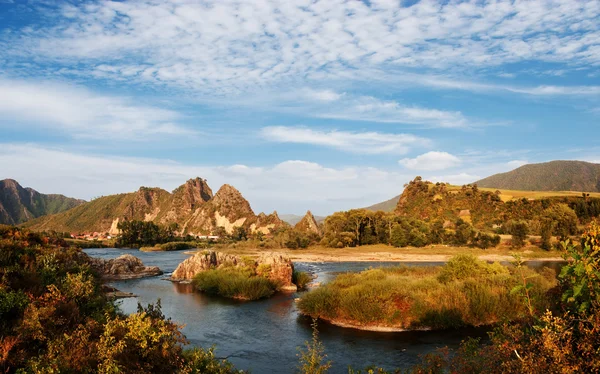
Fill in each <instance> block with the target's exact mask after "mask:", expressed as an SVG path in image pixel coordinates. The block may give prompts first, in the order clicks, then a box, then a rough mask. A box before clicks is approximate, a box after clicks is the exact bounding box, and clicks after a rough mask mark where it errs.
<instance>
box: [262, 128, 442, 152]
mask: <svg viewBox="0 0 600 374" xmlns="http://www.w3.org/2000/svg"><path fill="white" fill-rule="evenodd" d="M261 135H262V137H263V138H265V139H267V140H269V141H273V142H279V143H297V144H311V145H319V146H324V147H331V148H336V149H340V150H343V151H346V152H353V153H362V154H383V153H391V154H405V153H407V152H409V151H410V150H411V149H412V148H413V147H428V146H430V145H431V141H430V140H429V139H426V138H422V137H418V136H414V135H410V134H394V133H379V132H349V131H338V130H332V131H322V130H314V129H310V128H307V127H285V126H271V127H265V128H263V129H262V130H261Z"/></svg>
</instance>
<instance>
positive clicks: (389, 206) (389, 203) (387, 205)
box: [364, 195, 400, 212]
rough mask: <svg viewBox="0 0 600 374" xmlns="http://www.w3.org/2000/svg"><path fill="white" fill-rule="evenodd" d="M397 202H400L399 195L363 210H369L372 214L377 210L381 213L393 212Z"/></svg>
mask: <svg viewBox="0 0 600 374" xmlns="http://www.w3.org/2000/svg"><path fill="white" fill-rule="evenodd" d="M398 200H400V195H398V196H394V197H392V198H391V199H389V200H386V201H383V202H381V203H377V204H373V205H371V206H368V207H366V208H364V209H366V210H371V211H373V212H377V211H379V210H381V211H383V212H393V211H394V209H395V208H396V205H398Z"/></svg>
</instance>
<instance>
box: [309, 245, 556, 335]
mask: <svg viewBox="0 0 600 374" xmlns="http://www.w3.org/2000/svg"><path fill="white" fill-rule="evenodd" d="M523 279H527V282H528V283H530V284H531V286H530V288H528V291H529V295H530V297H531V299H532V303H533V305H534V306H535V308H537V310H544V309H545V308H546V307H548V306H549V305H550V301H549V298H548V297H547V296H546V292H547V291H548V290H549V289H550V288H552V287H554V286H555V285H556V275H555V274H554V272H553V271H550V270H544V271H542V272H541V273H539V274H538V273H536V272H535V271H533V270H531V269H529V268H525V267H519V268H516V267H512V268H509V267H505V266H502V265H499V264H488V263H486V262H483V261H480V260H477V259H476V258H475V257H474V256H472V255H461V256H456V257H454V258H452V259H451V260H450V261H449V262H448V264H447V265H445V266H443V267H412V268H409V267H392V268H381V269H370V270H366V271H363V272H361V273H346V274H341V275H339V276H338V277H337V278H336V279H335V280H333V281H331V282H330V283H328V284H325V285H323V286H321V287H319V288H317V289H315V290H313V291H311V292H309V293H308V294H306V295H305V296H303V297H302V299H301V300H300V302H299V304H298V306H299V308H300V311H301V312H302V313H304V314H306V315H309V316H312V317H314V318H322V319H325V320H329V321H332V322H334V323H341V324H346V325H352V326H356V327H390V328H397V329H420V328H432V329H445V328H456V327H461V326H480V325H487V324H492V323H495V322H499V321H502V320H515V319H519V318H521V317H525V316H526V315H527V313H528V308H527V307H526V305H525V304H524V303H523V300H522V295H521V294H520V293H519V292H512V293H511V291H512V290H513V289H515V288H517V287H518V286H519V285H521V284H522V282H523Z"/></svg>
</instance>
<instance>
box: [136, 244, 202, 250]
mask: <svg viewBox="0 0 600 374" xmlns="http://www.w3.org/2000/svg"><path fill="white" fill-rule="evenodd" d="M193 248H198V243H196V242H169V243H164V244H156V245H155V246H154V247H141V248H140V251H142V252H157V251H182V250H185V249H193Z"/></svg>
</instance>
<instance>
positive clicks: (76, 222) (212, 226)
mask: <svg viewBox="0 0 600 374" xmlns="http://www.w3.org/2000/svg"><path fill="white" fill-rule="evenodd" d="M123 220H144V221H152V222H154V223H157V224H160V225H169V224H173V223H176V224H178V225H179V231H180V232H182V233H185V234H195V235H202V234H210V233H215V231H216V230H217V228H218V227H223V228H224V229H225V230H226V231H227V232H228V233H232V232H233V230H234V228H235V227H244V228H246V229H247V230H248V231H250V232H255V231H261V232H263V233H268V232H269V229H271V228H276V227H278V226H281V225H286V223H284V222H283V221H282V220H281V219H280V218H279V216H278V215H277V212H273V213H272V214H269V215H266V214H264V213H260V214H258V215H256V214H254V212H253V211H252V208H251V207H250V204H249V203H248V201H247V200H246V199H245V198H244V197H243V196H242V194H241V193H240V192H239V191H238V190H237V189H235V188H234V187H232V186H230V185H228V184H225V185H223V186H222V187H221V188H220V189H219V191H217V193H216V194H214V195H213V192H212V190H211V189H210V187H209V186H208V184H207V183H206V180H204V179H201V178H196V179H190V180H188V181H187V182H186V183H185V184H183V185H181V186H180V187H178V188H176V189H175V190H174V191H173V192H168V191H165V190H163V189H161V188H148V187H140V189H139V190H138V191H136V192H131V193H124V194H118V195H111V196H104V197H100V198H97V199H94V200H92V201H90V202H89V203H85V204H82V205H80V206H77V207H76V208H74V209H71V210H68V211H66V212H63V213H59V214H54V215H49V216H45V217H40V218H37V219H34V220H31V221H29V222H27V223H26V224H25V226H26V227H30V228H31V229H34V230H56V231H66V232H93V231H96V232H101V233H105V232H107V233H110V234H115V233H117V232H118V229H117V225H118V223H119V222H121V221H123Z"/></svg>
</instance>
